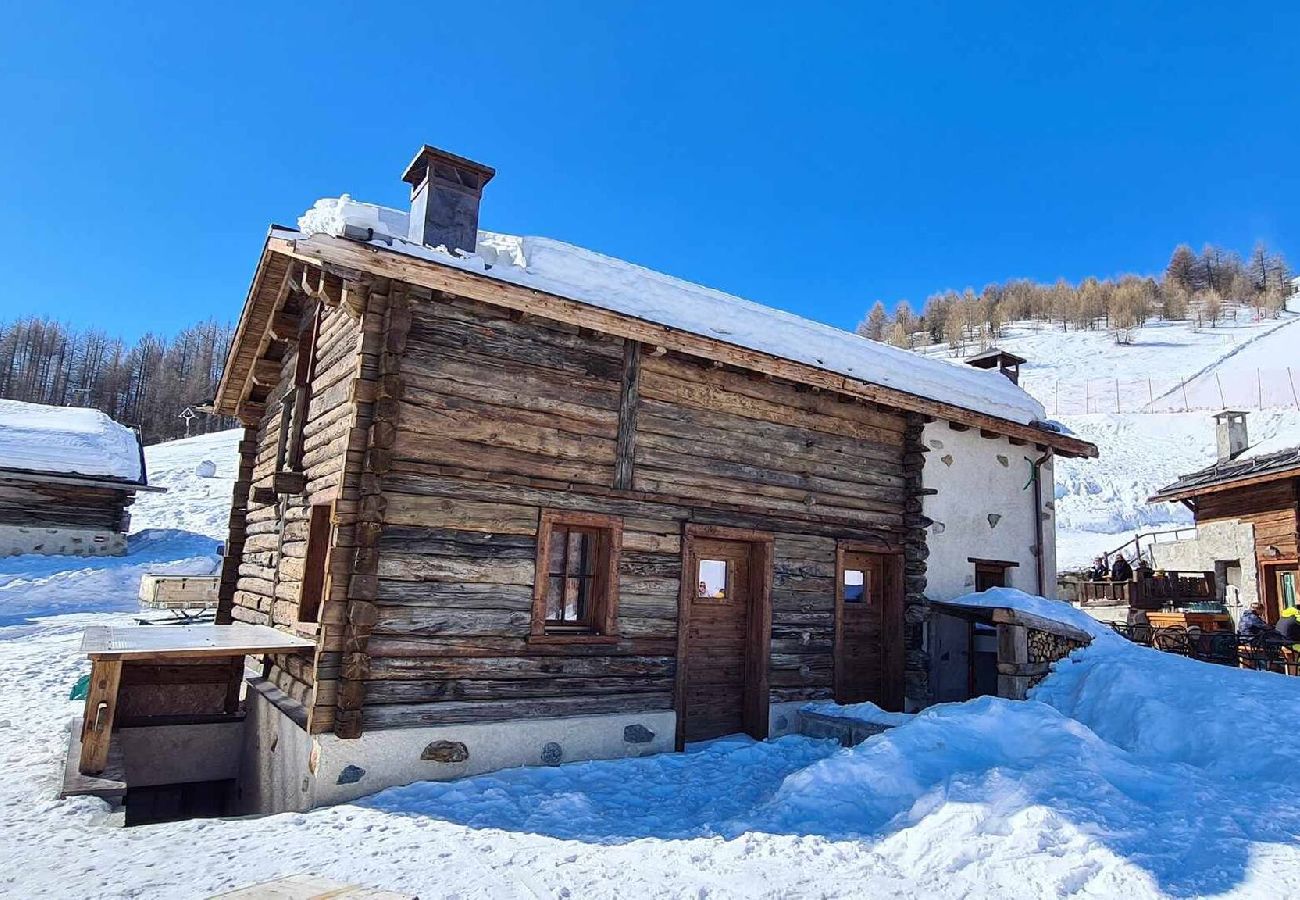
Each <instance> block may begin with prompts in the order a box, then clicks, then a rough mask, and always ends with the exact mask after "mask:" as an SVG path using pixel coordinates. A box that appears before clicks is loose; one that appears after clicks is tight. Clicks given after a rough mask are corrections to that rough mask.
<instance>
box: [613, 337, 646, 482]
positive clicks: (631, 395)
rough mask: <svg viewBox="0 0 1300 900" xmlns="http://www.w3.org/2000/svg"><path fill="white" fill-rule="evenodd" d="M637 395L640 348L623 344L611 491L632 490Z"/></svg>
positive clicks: (639, 389) (639, 382) (637, 345)
mask: <svg viewBox="0 0 1300 900" xmlns="http://www.w3.org/2000/svg"><path fill="white" fill-rule="evenodd" d="M640 392H641V344H640V342H638V341H632V340H625V341H624V342H623V380H622V387H621V390H620V392H619V398H618V438H617V440H616V442H615V448H614V487H615V488H617V489H619V490H624V491H630V490H631V489H632V475H633V467H634V462H635V458H636V414H637V406H638V401H639V396H640Z"/></svg>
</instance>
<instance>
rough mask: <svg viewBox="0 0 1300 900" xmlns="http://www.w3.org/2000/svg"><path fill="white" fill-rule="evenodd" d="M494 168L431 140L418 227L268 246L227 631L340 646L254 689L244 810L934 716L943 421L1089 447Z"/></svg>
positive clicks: (939, 371) (255, 305)
mask: <svg viewBox="0 0 1300 900" xmlns="http://www.w3.org/2000/svg"><path fill="white" fill-rule="evenodd" d="M492 174H493V173H492V170H491V169H488V168H486V167H484V166H481V165H479V164H477V163H473V162H471V161H468V160H464V159H461V158H459V157H455V156H452V155H451V154H447V153H443V152H442V151H437V150H434V149H432V148H428V147H426V148H424V149H423V150H422V151H421V152H420V154H418V155H417V156H416V159H415V161H414V162H413V163H412V165H411V167H410V169H409V170H408V172H407V175H406V180H407V181H409V182H410V183H411V184H412V187H413V200H412V211H411V214H410V217H409V220H408V217H407V216H405V215H403V214H401V213H396V212H394V211H391V210H382V209H377V208H375V207H368V206H365V205H362V204H350V203H349V202H348V201H339V202H337V204H336V206H334V207H330V206H329V205H328V204H325V205H318V207H317V209H316V210H313V213H312V214H309V216H308V217H305V219H304V221H305V222H307V223H308V224H309V225H313V227H311V228H310V229H308V228H306V227H305V228H304V231H302V232H298V231H291V230H288V229H282V228H273V229H272V231H271V234H270V236H269V237H268V240H267V243H266V246H265V249H264V251H263V253H262V257H261V260H260V262H259V264H258V268H257V272H256V275H255V276H254V279H253V284H252V287H251V289H250V291H249V295H248V299H247V301H246V304H245V308H244V312H243V315H242V317H241V320H240V324H239V328H238V332H237V334H236V337H235V341H234V344H233V346H232V348H231V351H230V356H229V359H228V362H227V366H226V370H225V373H224V376H223V379H222V382H221V385H220V389H219V395H218V397H217V400H216V407H217V410H218V411H219V412H221V413H223V414H228V415H237V416H239V417H240V419H241V420H242V421H243V422H244V423H245V425H246V432H245V436H244V439H243V441H242V442H241V444H240V453H241V466H240V473H239V480H238V482H237V484H236V487H235V496H234V502H233V505H232V511H231V519H230V538H229V541H228V543H227V554H228V555H227V559H226V564H225V568H224V571H223V578H222V586H221V608H220V610H219V613H218V621H219V622H230V621H238V622H248V623H254V624H268V625H272V626H274V627H276V628H279V629H282V630H285V631H291V632H295V633H299V634H303V635H307V636H310V637H312V638H313V639H314V640H315V651H314V652H312V653H310V654H306V655H281V656H275V657H268V659H267V663H266V673H267V679H266V680H265V681H259V682H256V683H255V685H254V687H255V690H254V691H253V692H252V693H251V694H250V701H249V702H250V713H249V715H250V728H249V732H250V740H251V742H252V743H251V745H250V746H251V749H250V753H251V754H252V757H251V758H253V759H258V760H261V763H260V765H259V767H258V771H257V772H256V773H255V774H254V773H246V778H250V779H255V780H257V783H256V784H253V783H251V782H250V783H248V784H246V785H245V790H246V792H247V798H249V799H248V800H247V804H248V805H249V806H250V807H256V808H260V809H283V808H302V807H305V806H311V805H317V804H321V803H328V802H334V801H337V800H340V799H345V798H347V797H353V796H358V795H360V794H365V793H369V792H371V791H374V790H378V789H379V788H382V787H384V786H387V785H390V784H395V783H401V782H404V781H411V780H416V779H419V778H447V777H455V776H458V775H463V774H470V773H473V772H480V771H486V770H490V769H494V768H500V767H503V766H508V765H518V764H539V763H544V762H545V763H554V762H559V761H563V760H571V759H581V758H591V757H601V756H622V755H639V754H643V753H646V752H655V751H660V750H666V749H672V748H674V747H678V748H680V747H681V746H682V745H683V744H684V743H685V742H687V741H694V740H700V739H705V738H710V737H716V736H718V735H722V734H727V733H732V732H745V733H748V734H750V735H753V736H755V737H759V738H762V737H766V736H768V735H769V734H773V733H779V732H781V731H785V730H790V729H791V728H793V727H795V726H796V723H797V716H796V714H795V713H796V710H797V708H798V706H799V705H800V704H802V703H804V702H806V701H809V700H816V699H831V698H834V699H838V700H841V701H844V702H854V701H859V700H872V701H875V702H877V703H879V704H880V705H882V706H884V707H886V708H888V709H901V708H903V707H904V706H905V705H906V706H907V707H909V708H919V707H921V706H924V705H926V704H928V703H930V702H933V699H934V697H933V692H932V691H931V689H930V686H929V677H930V676H929V659H928V656H927V648H926V622H927V619H928V610H927V600H926V594H925V591H926V578H927V567H926V558H927V556H928V552H929V551H928V549H927V533H926V529H927V526H928V525H929V524H930V520H929V519H927V518H926V517H925V515H924V514H923V511H922V500H923V498H924V497H925V496H926V495H927V493H928V491H927V489H926V488H925V486H924V485H923V469H924V468H925V467H926V466H927V465H928V464H929V463H927V461H926V454H927V453H930V452H931V447H930V446H928V445H926V444H925V443H924V442H923V441H922V432H923V429H924V428H925V427H926V425H927V423H932V422H943V423H951V424H952V425H953V426H954V427H955V428H957V429H961V430H962V431H969V432H970V439H971V440H975V441H979V440H981V439H982V440H984V441H986V442H990V444H989V445H990V446H993V445H994V444H1000V443H1001V442H1009V443H1007V446H1015V447H1024V448H1026V451H1027V452H1032V454H1033V456H1034V457H1035V458H1038V457H1042V458H1044V459H1045V458H1047V457H1048V456H1050V455H1051V454H1052V453H1059V454H1065V455H1075V456H1090V455H1095V453H1096V450H1095V448H1094V447H1092V445H1090V444H1088V443H1086V442H1084V441H1081V440H1078V439H1076V438H1073V437H1070V436H1067V435H1064V434H1060V433H1057V432H1055V431H1053V430H1050V429H1048V428H1046V427H1044V426H1040V425H1039V424H1038V423H1037V422H1036V418H1037V417H1038V416H1040V415H1041V412H1042V411H1041V407H1039V406H1038V405H1037V404H1036V403H1035V402H1034V401H1032V400H1031V399H1030V398H1029V397H1028V396H1027V395H1026V394H1024V393H1023V391H1021V390H1020V389H1019V388H1018V387H1016V386H1015V385H1013V384H1011V383H1010V382H1009V381H1008V380H1007V379H1004V378H1002V377H1000V376H998V375H996V374H993V373H985V372H979V371H976V370H973V369H970V368H968V367H960V366H955V365H952V364H950V363H947V362H943V361H937V360H928V359H924V358H921V357H919V356H916V355H913V354H908V353H905V352H903V351H897V350H894V349H892V348H885V347H883V346H882V345H878V344H874V343H872V342H869V341H865V340H863V339H860V338H857V337H855V336H852V335H848V334H846V333H844V332H840V331H837V330H835V329H831V328H828V327H826V326H821V325H817V324H815V323H811V322H808V321H806V320H802V319H798V318H797V317H794V316H790V315H788V314H785V313H779V312H776V311H774V310H769V309H767V308H765V307H760V306H758V305H756V304H751V303H748V302H746V301H742V300H738V299H737V298H732V297H727V296H726V295H723V294H720V293H718V292H715V291H709V290H707V289H705V288H700V287H698V286H696V285H689V284H687V283H685V282H680V281H677V280H675V279H670V278H668V277H667V276H662V275H658V274H657V273H652V272H648V271H647V270H644V269H640V268H638V267H634V266H631V265H629V264H626V263H621V262H619V261H616V260H609V259H607V258H605V257H600V256H598V255H597V254H591V253H588V252H587V251H580V250H578V248H572V247H569V246H568V245H562V244H558V243H556V242H549V241H544V240H542V239H523V240H522V241H520V239H508V238H506V237H505V236H500V235H490V234H486V233H485V234H484V235H483V236H482V237H480V236H479V234H478V232H477V221H478V198H479V195H480V192H481V190H482V187H483V185H484V184H486V182H487V181H488V179H490V178H491V177H492ZM312 215H318V218H316V219H312ZM330 215H333V216H334V218H333V219H329V216H330ZM319 216H324V217H325V218H326V219H327V221H324V222H322V221H321V219H320V218H319ZM367 216H368V217H369V218H367ZM408 228H409V231H408V230H407V229H408ZM512 241H516V242H517V243H512ZM433 248H438V249H433ZM525 250H526V251H527V252H528V254H529V256H528V259H527V260H526V262H525V261H523V260H522V256H523V255H524V252H525ZM954 433H955V432H954ZM976 435H979V436H981V437H976ZM988 462H989V463H990V464H991V465H993V466H995V467H998V463H996V462H994V461H993V457H992V456H991V455H990V456H989V460H988ZM981 465H982V463H981ZM1006 466H1007V462H1006V460H1005V459H1004V460H1003V461H1002V463H1001V467H999V470H1001V468H1005V467H1006ZM1007 478H1008V479H1009V480H1011V481H1014V482H1015V490H1016V493H1017V496H1028V495H1024V494H1022V488H1023V482H1024V479H1023V478H1021V477H1020V473H1019V472H1016V473H1014V477H1013V476H1007ZM1043 496H1044V497H1045V498H1047V499H1046V501H1045V502H1047V503H1050V498H1051V496H1052V491H1051V484H1050V469H1049V470H1048V484H1047V486H1046V492H1045V494H1044V495H1043ZM1014 508H1015V512H1014V515H1016V516H1018V517H1019V518H1021V519H1023V522H1024V523H1026V528H1027V531H1026V532H1024V533H1026V534H1030V535H1032V534H1033V533H1034V529H1035V525H1034V523H1035V522H1038V529H1039V531H1040V532H1041V530H1042V528H1041V522H1039V521H1038V517H1039V515H1040V513H1041V510H1042V509H1043V506H1042V504H1041V503H1039V504H1037V505H1031V504H1030V503H1029V502H1028V501H1027V500H1018V501H1016V505H1015V507H1014ZM1008 510H1010V507H1008ZM1007 515H1013V513H1011V512H1010V511H1008V513H1007ZM985 518H988V517H987V516H986V517H985ZM990 521H992V522H993V524H996V517H994V519H991V520H990ZM993 524H989V522H987V521H986V522H984V524H983V525H982V527H983V528H984V529H985V530H987V529H989V528H992V527H993ZM960 534H961V530H960V528H959V527H958V526H957V525H956V524H954V525H953V526H951V527H950V528H949V530H948V533H947V534H946V536H945V540H947V541H949V542H953V541H957V540H959V538H960ZM983 540H984V535H983V534H976V533H971V534H970V536H969V545H970V546H969V547H968V548H967V549H966V550H965V551H964V552H962V554H961V556H962V563H961V564H962V566H963V567H966V566H969V565H970V564H969V563H967V562H966V561H965V560H966V558H967V557H977V556H982V555H983V554H981V553H979V552H978V551H979V549H980V546H981V543H982V541H983ZM1042 540H1044V539H1043V538H1042V537H1041V535H1040V545H1039V546H1038V547H1037V548H1036V549H1035V551H1034V552H1038V553H1042V552H1048V553H1050V552H1051V548H1050V547H1049V548H1047V549H1046V551H1044V548H1043V546H1042V545H1041V541H1042ZM1045 540H1047V541H1050V540H1051V534H1050V531H1049V533H1048V536H1047V537H1046V539H1045ZM1024 542H1025V544H1026V547H1028V545H1029V543H1030V539H1028V538H1026V539H1025V541H1024ZM1029 549H1034V548H1029ZM972 571H974V570H972ZM358 738H360V740H357V739H358ZM276 748H278V749H276ZM300 785H301V787H300Z"/></svg>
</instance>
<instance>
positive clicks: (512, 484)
mask: <svg viewBox="0 0 1300 900" xmlns="http://www.w3.org/2000/svg"><path fill="white" fill-rule="evenodd" d="M403 343H404V347H405V351H404V353H403V355H402V356H401V366H400V381H401V394H400V396H401V399H400V402H398V403H397V404H396V409H395V414H394V418H395V422H396V431H395V436H394V438H393V441H392V448H391V455H390V456H388V455H386V456H385V458H384V472H383V473H382V503H380V504H378V505H377V508H378V519H377V521H382V530H381V531H380V532H379V537H378V541H377V544H376V551H377V553H376V554H375V555H374V557H373V560H374V578H373V581H367V582H365V583H364V586H365V587H366V588H367V590H365V591H361V592H358V593H357V595H356V596H355V597H354V608H356V606H357V603H358V601H363V602H364V607H363V608H364V610H365V613H366V615H367V616H368V617H369V618H371V619H372V621H370V622H369V624H368V626H367V628H366V634H365V641H364V644H363V645H362V644H360V643H359V644H357V646H358V647H362V649H361V650H360V651H359V652H350V653H349V654H348V655H347V656H346V657H345V663H344V680H345V682H347V683H350V684H354V685H358V686H359V687H358V693H359V695H360V698H361V700H362V702H361V703H360V709H361V722H362V724H363V725H364V726H365V727H367V728H374V727H389V726H405V725H432V724H447V723H457V722H479V721H500V720H506V719H511V718H518V717H529V716H559V715H571V714H594V713H602V712H616V711H625V712H633V711H642V710H651V709H668V708H671V706H672V691H673V685H674V677H675V672H676V659H675V655H676V643H677V641H676V637H677V628H676V616H677V603H678V594H679V588H680V583H681V582H680V579H681V577H682V572H681V550H682V543H681V542H682V537H681V535H682V533H683V527H684V525H685V524H686V523H688V522H693V523H702V524H713V525H726V526H731V527H737V528H747V529H755V530H762V531H766V532H771V533H773V534H774V535H775V539H774V582H773V591H772V634H771V637H772V642H771V664H770V671H769V689H770V693H771V700H772V701H773V702H776V701H786V700H791V701H794V700H806V699H817V698H826V697H830V696H831V695H832V691H833V660H832V646H833V637H834V634H833V629H834V598H835V584H834V581H835V574H836V573H835V549H836V541H837V540H840V539H845V540H869V541H875V542H877V543H879V542H889V543H891V544H893V545H895V546H898V547H900V548H901V547H902V546H903V545H904V544H908V546H909V547H910V546H911V545H910V543H909V541H910V540H911V539H912V538H914V537H915V533H917V532H918V531H919V529H918V527H917V523H916V522H914V521H912V520H911V518H914V517H915V516H914V515H913V516H912V517H911V518H909V516H908V513H907V509H908V503H907V500H908V497H909V496H910V494H909V492H915V491H918V490H919V477H914V476H915V473H914V472H912V471H911V470H910V469H909V467H908V465H907V464H906V459H905V456H906V453H905V450H906V448H907V446H908V442H909V440H911V442H912V444H913V445H915V443H916V434H917V433H919V424H917V423H914V422H911V421H910V420H909V419H908V418H907V417H905V416H904V415H903V414H901V413H898V412H895V411H890V410H886V409H883V408H879V407H875V406H871V405H868V404H865V403H863V402H860V401H843V400H841V399H839V398H837V397H835V396H832V395H831V394H829V393H815V392H812V391H809V390H805V389H802V388H799V387H796V386H795V385H793V384H790V383H785V382H781V381H778V380H767V379H759V378H755V377H751V376H750V375H748V374H746V373H743V372H739V371H734V370H730V369H727V368H724V367H721V366H718V365H715V364H714V362H713V361H712V360H707V359H697V358H690V357H685V356H680V355H676V354H664V353H660V354H658V355H656V352H655V349H654V348H653V347H639V346H635V345H632V346H629V345H627V344H625V342H624V341H623V340H621V339H618V338H613V337H610V336H607V335H604V334H600V333H594V332H588V331H585V330H583V329H580V328H577V327H574V326H570V325H566V324H560V323H557V322H553V321H548V320H543V319H537V318H533V317H531V316H523V317H521V316H519V315H518V314H509V313H507V312H504V311H501V310H498V309H496V308H494V307H489V306H486V305H483V304H479V303H476V302H474V301H469V300H465V299H461V298H455V297H451V296H448V295H443V294H435V295H433V297H432V299H420V300H418V301H413V302H412V304H411V316H410V328H409V333H408V334H406V335H405V336H404V342H403ZM268 418H273V417H271V416H270V411H269V410H268ZM630 429H631V431H630ZM918 458H919V456H918ZM913 468H916V467H913ZM918 471H919V468H918ZM544 508H554V509H562V510H581V511H587V512H596V513H603V514H607V515H616V516H620V517H622V519H623V529H624V530H623V551H622V556H621V564H620V572H619V601H618V602H619V615H618V625H619V640H618V642H617V643H615V644H596V645H583V644H562V643H538V642H530V641H529V639H528V638H529V632H530V611H531V603H532V596H533V577H534V566H535V554H536V541H537V528H538V519H539V515H540V511H541V510H542V509H544ZM915 512H919V502H916V503H915V511H914V513H915ZM910 552H912V554H913V556H914V557H918V558H916V559H915V560H914V564H912V565H909V567H908V574H909V578H908V584H909V595H911V592H912V591H914V590H915V591H916V594H917V595H918V596H919V592H920V590H923V584H924V576H923V572H924V562H923V556H922V555H921V554H922V552H923V548H922V550H920V551H916V550H913V551H910ZM367 577H368V576H367ZM918 585H919V590H917V588H918ZM921 599H922V600H923V597H922V598H921ZM909 612H910V611H909ZM915 618H916V619H917V620H918V622H917V623H919V619H920V618H921V616H920V615H919V614H918V615H917V616H916V617H915ZM909 623H911V619H909ZM917 623H912V624H917ZM913 632H915V633H916V634H919V631H918V630H916V629H915V628H914V627H910V628H909V634H912V633H913ZM895 649H896V651H897V652H898V653H899V655H900V656H901V654H902V651H903V648H895ZM910 649H911V648H910V647H909V650H910ZM916 649H917V650H918V651H919V641H917V648H916ZM354 699H355V698H354Z"/></svg>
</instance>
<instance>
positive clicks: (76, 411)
mask: <svg viewBox="0 0 1300 900" xmlns="http://www.w3.org/2000/svg"><path fill="white" fill-rule="evenodd" d="M0 469H17V470H21V471H25V472H42V473H51V474H56V475H80V476H83V477H88V478H111V479H117V480H123V481H133V482H140V481H141V480H142V476H143V473H142V472H141V470H140V444H139V442H138V441H137V440H136V436H135V432H133V431H132V430H131V429H129V428H127V427H125V426H123V425H119V424H118V423H116V422H114V421H113V420H112V419H110V418H109V417H108V416H106V415H104V414H103V413H102V412H100V411H99V410H97V409H81V408H77V407H68V406H45V405H43V404H40V403H22V402H20V401H18V400H0Z"/></svg>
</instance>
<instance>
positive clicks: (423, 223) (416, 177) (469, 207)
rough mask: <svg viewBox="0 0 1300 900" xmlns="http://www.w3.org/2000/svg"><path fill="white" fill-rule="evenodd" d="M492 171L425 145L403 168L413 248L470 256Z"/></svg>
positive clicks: (476, 238)
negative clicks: (484, 187) (453, 251)
mask: <svg viewBox="0 0 1300 900" xmlns="http://www.w3.org/2000/svg"><path fill="white" fill-rule="evenodd" d="M495 174H496V170H495V169H492V168H490V167H488V166H485V165H482V164H481V163H476V162H474V161H473V160H472V159H465V158H464V157H462V156H456V155H455V154H453V153H448V152H447V151H445V150H439V149H438V148H436V147H430V146H429V145H428V144H425V145H424V146H423V147H422V148H420V152H419V153H417V154H415V159H413V160H411V164H410V165H409V166H407V167H406V174H405V175H403V176H402V180H403V181H405V182H406V183H407V184H409V185H410V186H411V226H410V231H409V232H408V233H407V237H408V238H409V239H410V240H412V241H414V242H415V243H417V244H424V245H426V246H429V247H446V248H447V249H448V250H459V251H461V252H462V253H473V252H474V247H475V245H476V244H477V243H478V206H479V201H480V200H481V199H482V197H483V186H484V185H486V184H487V183H488V182H489V181H491V180H492V176H493V175H495Z"/></svg>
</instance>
